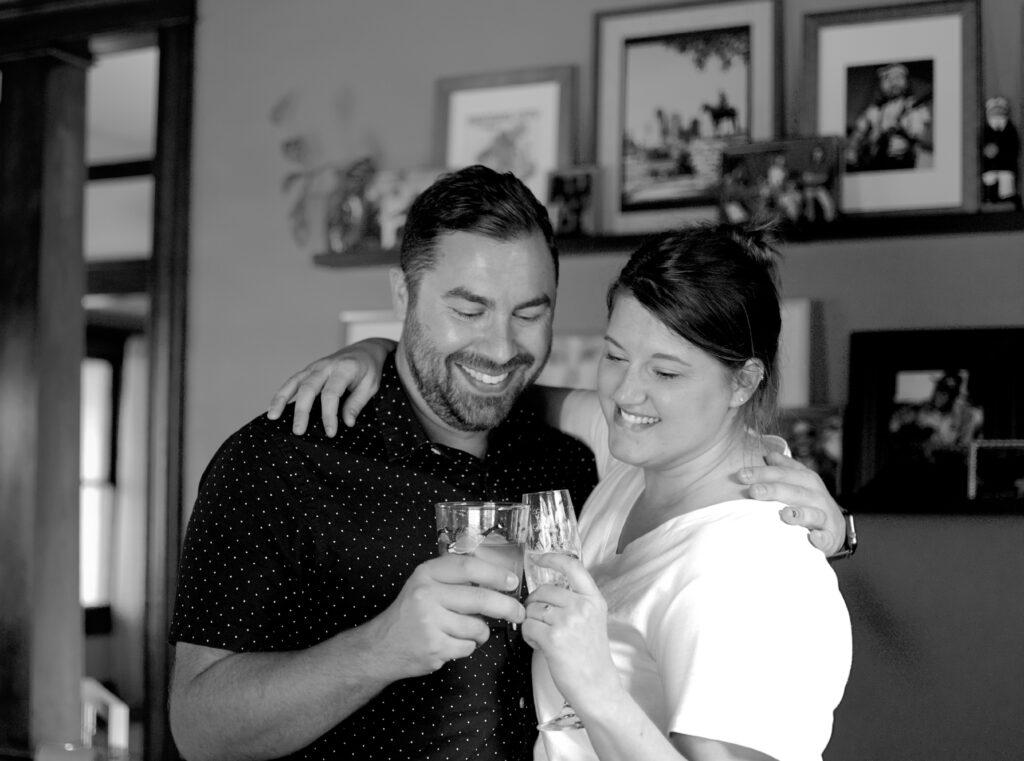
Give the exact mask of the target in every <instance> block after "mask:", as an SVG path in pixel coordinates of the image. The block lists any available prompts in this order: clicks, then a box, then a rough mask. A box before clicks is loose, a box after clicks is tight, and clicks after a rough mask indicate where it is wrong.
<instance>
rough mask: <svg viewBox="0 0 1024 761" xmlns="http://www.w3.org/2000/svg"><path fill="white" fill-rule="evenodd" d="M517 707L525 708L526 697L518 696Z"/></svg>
mask: <svg viewBox="0 0 1024 761" xmlns="http://www.w3.org/2000/svg"><path fill="white" fill-rule="evenodd" d="M519 707H520V708H526V698H519Z"/></svg>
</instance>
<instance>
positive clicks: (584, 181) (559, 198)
mask: <svg viewBox="0 0 1024 761" xmlns="http://www.w3.org/2000/svg"><path fill="white" fill-rule="evenodd" d="M599 180H600V173H599V171H598V168H597V167H596V166H593V165H589V166H574V167H568V168H566V169H556V170H555V171H553V172H552V173H551V178H550V181H549V183H548V204H547V206H548V216H549V217H550V218H551V227H552V229H554V231H555V235H565V236H573V235H597V233H598V232H600V229H599V226H598V221H597V205H598V203H599V202H600V197H599V195H598V194H599V192H600V185H599Z"/></svg>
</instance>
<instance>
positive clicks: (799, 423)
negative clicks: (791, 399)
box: [775, 405, 843, 497]
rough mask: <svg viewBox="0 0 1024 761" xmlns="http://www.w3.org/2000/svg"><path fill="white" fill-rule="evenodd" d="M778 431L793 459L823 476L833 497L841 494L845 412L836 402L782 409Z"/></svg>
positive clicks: (823, 481)
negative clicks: (818, 405) (819, 405)
mask: <svg viewBox="0 0 1024 761" xmlns="http://www.w3.org/2000/svg"><path fill="white" fill-rule="evenodd" d="M775 433H776V434H777V435H778V436H781V437H782V438H783V439H785V441H786V444H788V445H789V451H790V455H791V456H792V457H793V459H794V460H796V461H797V462H799V463H801V464H802V465H804V466H805V467H808V468H810V469H811V470H813V471H814V472H815V473H817V474H818V476H819V477H820V478H821V480H822V483H824V484H825V488H826V489H828V492H829V494H831V495H832V496H833V497H834V496H836V495H837V494H838V493H839V484H840V481H841V474H842V460H843V413H842V410H841V408H839V407H838V406H835V405H825V406H821V407H794V408H790V409H783V410H781V411H780V413H779V419H778V423H777V428H776V431H775Z"/></svg>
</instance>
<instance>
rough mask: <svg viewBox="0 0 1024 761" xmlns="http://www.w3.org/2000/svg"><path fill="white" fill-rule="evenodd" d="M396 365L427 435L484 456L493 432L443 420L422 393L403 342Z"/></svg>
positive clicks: (470, 452) (448, 445) (434, 439)
mask: <svg viewBox="0 0 1024 761" xmlns="http://www.w3.org/2000/svg"><path fill="white" fill-rule="evenodd" d="M395 366H396V368H397V369H398V380H399V382H400V383H401V384H402V388H404V389H405V393H406V394H408V395H409V401H410V402H411V403H412V410H413V413H414V414H415V415H416V419H417V420H419V421H420V425H422V426H423V430H424V431H426V433H427V437H428V438H429V439H430V440H431V441H434V442H436V443H438V444H443V445H444V446H446V447H452V448H453V449H461V450H462V451H463V452H468V453H469V454H471V455H473V456H474V457H477V458H479V459H481V460H482V459H483V458H484V455H486V454H487V438H488V433H489V432H488V431H460V430H458V429H455V428H452V427H451V426H450V425H448V424H447V423H445V422H444V421H443V420H441V418H439V417H438V416H437V413H435V412H434V410H432V409H431V408H430V405H429V404H427V402H426V400H425V399H424V398H423V396H422V394H420V390H419V387H418V386H417V385H416V379H415V378H414V377H413V375H412V370H410V369H409V363H408V361H407V360H406V357H405V352H404V351H403V350H402V347H401V345H399V347H398V350H397V351H396V352H395Z"/></svg>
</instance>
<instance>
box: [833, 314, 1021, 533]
mask: <svg viewBox="0 0 1024 761" xmlns="http://www.w3.org/2000/svg"><path fill="white" fill-rule="evenodd" d="M1022 353H1024V328H1014V327H992V328H949V329H937V330H925V329H920V330H891V331H865V332H855V333H853V334H851V336H850V355H849V356H850V366H849V367H850V370H849V398H848V402H847V405H846V411H845V416H844V423H843V470H842V478H841V485H840V497H841V500H840V501H841V502H842V503H843V504H844V506H847V507H849V508H850V509H853V510H856V511H857V512H889V513H1024V500H1021V499H1005V498H993V499H988V498H981V499H977V498H976V499H970V498H969V496H968V469H969V452H970V441H977V440H982V439H1022V438H1024V367H1022V365H1021V363H1020V362H1018V361H1017V358H1018V357H1020V356H1021V355H1022ZM929 373H934V374H935V375H934V377H935V378H937V380H936V381H935V387H934V388H938V386H939V384H940V383H947V382H948V383H949V384H950V386H951V387H959V388H960V389H961V392H962V394H963V397H962V398H963V405H961V406H960V408H959V413H957V414H958V415H959V416H960V417H959V421H961V422H952V423H951V422H949V419H947V418H946V416H945V415H944V414H940V413H937V412H936V411H935V410H934V408H930V407H929V405H928V404H927V403H925V402H920V403H918V402H907V401H906V398H905V397H904V398H903V401H901V400H900V398H899V396H898V392H899V387H900V386H910V385H913V384H912V383H911V382H914V383H917V384H918V385H920V382H921V380H922V378H924V377H927V374H929ZM899 393H902V392H899ZM936 398H938V397H937V395H936ZM919 413H920V414H919ZM961 413H962V414H961ZM967 415H972V417H970V418H968V417H966V416H967ZM979 415H980V420H979V419H977V418H978V416H979ZM936 417H938V418H939V419H940V420H941V421H942V422H941V423H940V428H941V430H942V434H941V436H940V437H939V438H944V439H945V440H943V441H941V442H940V443H938V444H936V443H934V442H935V441H937V440H938V439H936V438H935V437H934V436H932V434H931V431H932V428H931V427H930V426H933V425H934V424H935V420H936ZM967 419H970V420H971V421H972V423H971V424H970V425H971V426H974V427H975V429H974V430H973V432H972V433H971V434H970V435H966V434H964V435H963V437H962V438H960V437H958V436H956V431H957V430H960V431H961V432H963V431H964V430H965V429H966V428H967V427H968V424H966V423H963V422H962V421H963V420H967ZM921 420H926V422H925V423H921V422H920V421H921ZM925 435H927V436H928V438H927V439H925V438H923V437H924V436H925ZM954 437H956V440H955V441H952V439H953V438H954Z"/></svg>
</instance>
